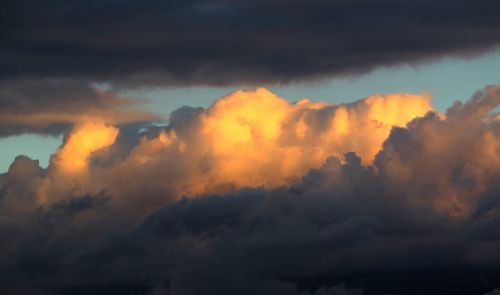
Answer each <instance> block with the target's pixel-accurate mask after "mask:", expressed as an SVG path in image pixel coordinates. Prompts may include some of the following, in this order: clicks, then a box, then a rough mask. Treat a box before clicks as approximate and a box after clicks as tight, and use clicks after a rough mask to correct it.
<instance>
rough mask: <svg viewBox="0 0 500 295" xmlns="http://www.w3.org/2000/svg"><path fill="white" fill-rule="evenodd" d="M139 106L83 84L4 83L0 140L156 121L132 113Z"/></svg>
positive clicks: (153, 117)
mask: <svg viewBox="0 0 500 295" xmlns="http://www.w3.org/2000/svg"><path fill="white" fill-rule="evenodd" d="M140 102H141V101H140V100H139V99H136V98H128V97H123V96H120V95H118V94H116V93H114V92H112V91H109V90H105V89H102V88H99V87H97V86H93V85H92V84H91V83H89V82H88V81H83V80H71V79H41V80H16V79H14V80H13V79H9V80H4V81H1V82H0V137H1V136H8V135H16V134H20V133H42V134H61V133H62V132H64V131H65V130H66V129H68V128H70V127H71V125H73V124H76V123H79V122H88V121H100V122H106V123H111V124H127V123H138V122H150V121H153V120H158V119H159V118H158V116H157V115H154V114H152V113H149V112H144V111H139V110H135V109H134V106H135V105H137V104H138V103H140Z"/></svg>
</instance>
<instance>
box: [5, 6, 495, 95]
mask: <svg viewBox="0 0 500 295" xmlns="http://www.w3.org/2000/svg"><path fill="white" fill-rule="evenodd" d="M497 12H498V1H496V0H441V1H434V0H420V1H396V0H381V1H370V0H356V1H338V0H335V1H328V0H321V1H307V0H291V1H290V0H288V1H283V0H244V1H231V0H217V1H210V0H207V1H191V0H190V1H174V0H168V1H159V0H151V1H130V0H125V1H124V0H121V1H116V0H106V1H103V0H71V1H63V2H62V1H56V0H50V1H37V0H8V1H3V2H2V6H1V9H0V18H1V20H2V21H1V23H2V24H1V30H0V43H1V44H2V45H1V48H0V64H1V65H2V66H1V67H0V79H1V78H37V77H38V78H39V77H43V78H46V77H52V78H54V77H55V78H61V77H63V78H68V77H69V78H87V79H92V80H96V79H97V80H99V81H114V82H116V83H118V84H121V85H124V86H132V85H158V84H163V85H165V84H168V85H193V84H198V85H227V84H257V83H259V84H263V83H268V84H269V83H283V82H291V81H302V80H311V79H316V78H322V77H328V76H336V75H337V76H338V75H346V74H347V75H350V74H357V73H360V72H364V71H368V70H371V69H373V68H374V67H377V66H387V65H395V64H399V63H415V62H422V61H428V60H431V59H435V58H438V57H442V56H445V55H454V56H456V55H460V56H468V55H471V54H477V53H481V52H483V51H485V50H488V49H491V48H493V47H495V46H497V45H498V44H499V42H500V39H499V38H498V36H499V34H500V20H499V18H498V13H497Z"/></svg>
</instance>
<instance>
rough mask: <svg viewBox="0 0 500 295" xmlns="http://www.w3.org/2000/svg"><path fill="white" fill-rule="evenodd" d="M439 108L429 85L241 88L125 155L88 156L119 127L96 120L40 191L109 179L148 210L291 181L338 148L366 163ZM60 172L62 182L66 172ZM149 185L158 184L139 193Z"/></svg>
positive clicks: (127, 202)
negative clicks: (383, 89)
mask: <svg viewBox="0 0 500 295" xmlns="http://www.w3.org/2000/svg"><path fill="white" fill-rule="evenodd" d="M430 110H432V107H431V104H430V98H429V97H428V95H426V94H422V95H412V94H389V95H376V96H370V97H367V98H365V99H362V100H359V101H357V102H354V103H351V104H345V105H330V104H327V103H313V102H310V101H309V100H307V99H304V100H301V101H299V102H297V103H289V102H288V101H286V100H284V99H283V98H280V97H278V96H276V95H275V94H273V93H271V92H269V91H268V90H266V89H263V88H260V89H256V90H254V91H237V92H234V93H232V94H230V95H228V96H226V97H223V98H221V99H219V100H217V101H216V102H215V103H214V104H213V105H212V106H211V107H210V108H208V109H206V110H202V109H195V108H182V109H180V110H178V111H176V112H174V113H173V115H172V119H171V122H170V124H169V125H168V126H166V127H164V128H157V129H155V130H154V129H152V130H149V132H146V133H147V134H146V135H144V136H142V137H140V138H139V139H137V140H136V144H135V145H133V146H131V147H130V148H129V152H128V153H126V154H125V155H124V156H123V159H121V160H118V161H116V160H115V161H114V162H113V163H111V164H109V161H112V160H113V159H112V156H111V159H110V156H109V155H108V154H109V153H108V152H103V151H101V152H100V155H98V156H97V157H95V158H96V159H95V160H94V163H95V164H92V159H89V157H88V156H89V152H93V151H95V149H93V150H88V149H86V145H87V139H91V140H92V142H91V143H92V145H96V144H98V143H97V141H100V138H101V135H100V134H99V133H104V134H107V133H109V132H111V131H107V130H108V129H109V128H110V127H105V126H100V127H98V126H94V127H92V128H91V129H92V130H89V131H86V130H82V128H80V127H76V128H75V129H73V131H71V132H70V133H69V135H68V136H67V140H66V141H65V143H64V144H63V146H62V148H61V149H60V150H59V151H58V152H57V153H56V154H55V155H54V157H53V159H52V161H51V165H50V167H49V177H48V179H49V180H48V181H47V187H44V189H45V190H48V191H52V193H47V192H43V195H44V196H41V198H43V199H49V201H50V199H55V200H59V199H61V195H64V194H66V193H67V192H68V191H70V190H71V189H72V188H73V187H78V190H79V191H81V192H83V193H86V192H92V193H97V192H99V191H100V190H102V189H104V188H106V189H108V190H109V192H110V193H111V194H112V195H116V196H120V197H117V198H116V201H117V202H119V203H122V205H124V206H126V207H135V208H138V209H139V210H144V209H146V208H147V207H145V203H148V202H151V206H153V207H156V206H158V205H159V204H162V203H164V202H165V201H166V200H176V199H179V198H181V197H182V196H185V195H203V194H207V193H217V192H227V191H231V190H235V189H239V188H243V187H258V188H275V187H279V186H287V185H290V184H293V183H295V182H298V181H300V179H301V178H302V177H303V176H304V175H305V174H306V173H307V172H308V171H309V170H310V169H311V168H319V167H320V166H321V165H322V164H323V162H324V161H325V160H326V159H327V158H328V157H329V156H336V157H342V156H343V154H344V153H346V152H349V151H355V152H356V153H357V154H359V155H360V156H361V157H362V159H363V163H364V164H365V165H368V164H370V163H371V162H372V161H373V158H374V157H375V154H376V153H377V152H378V151H379V150H380V148H381V146H382V143H383V141H384V140H385V138H387V136H388V135H389V133H390V130H391V128H392V127H393V126H405V124H406V123H408V122H409V121H411V120H412V119H414V118H415V117H416V116H423V115H425V114H426V112H427V111H430ZM99 128H101V129H102V131H99V130H98V129H99ZM86 129H88V128H86ZM87 132H88V134H87ZM112 133H113V132H112ZM113 135H114V134H113ZM118 137H119V135H118ZM89 143H90V142H89ZM112 143H113V140H111V141H109V142H106V144H105V145H103V146H100V145H99V146H95V147H96V148H97V147H104V146H110V147H109V149H108V151H111V152H112V151H113V149H116V148H119V146H120V144H119V143H118V144H117V145H115V146H112V145H111V144H112ZM75 148H76V150H75ZM82 149H83V150H82ZM100 158H101V159H102V158H107V161H108V164H102V162H105V161H104V160H101V161H100V162H101V164H99V159H100ZM88 161H90V162H91V163H89V166H88V167H86V171H87V172H86V175H85V177H73V178H72V179H73V181H72V182H68V181H67V177H66V176H60V175H62V174H64V175H67V174H68V173H69V172H73V170H74V169H81V168H83V166H84V165H87V162H88ZM65 163H67V164H65ZM70 166H71V167H70ZM58 171H59V172H58ZM78 176H79V175H78ZM61 177H63V178H64V179H65V180H64V181H62V182H61V181H58V180H57V178H61ZM51 178H56V179H55V180H50V179H51ZM49 182H53V183H54V182H59V183H61V185H59V187H60V188H62V187H63V189H62V190H61V189H60V188H57V189H54V185H51V184H50V183H49ZM68 183H70V185H71V187H68ZM124 184H125V185H124ZM145 190H147V191H148V192H149V193H148V194H146V196H144V197H142V198H140V199H139V198H138V197H137V196H139V195H143V192H144V191H145ZM56 191H57V192H56ZM45 195H46V197H45ZM145 199H146V200H145ZM136 202H140V203H141V204H136ZM147 209H148V210H149V209H151V208H147Z"/></svg>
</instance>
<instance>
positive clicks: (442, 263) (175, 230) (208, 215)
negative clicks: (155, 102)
mask: <svg viewBox="0 0 500 295" xmlns="http://www.w3.org/2000/svg"><path fill="white" fill-rule="evenodd" d="M499 104H500V85H492V86H488V87H486V88H485V89H483V90H482V91H479V92H478V93H476V94H475V95H474V97H473V98H471V99H470V100H469V101H468V102H466V103H464V104H462V103H456V104H455V105H453V106H452V107H451V108H450V109H448V111H447V112H446V113H445V114H439V113H436V112H433V111H432V110H431V106H430V101H429V98H428V96H426V95H403V94H397V95H396V94H394V95H383V96H372V97H368V98H365V99H363V100H360V101H358V102H355V103H352V104H345V105H336V106H334V105H327V104H323V103H313V102H310V101H300V102H297V103H294V104H290V103H288V102H286V101H285V100H283V99H281V98H279V97H276V96H275V95H274V94H272V93H270V92H268V91H266V90H264V89H259V90H255V91H241V92H236V93H233V94H230V95H228V96H226V97H224V98H221V99H219V100H218V101H216V102H215V103H214V104H213V105H212V106H211V107H210V108H208V109H206V110H204V109H201V108H189V107H184V108H181V109H180V110H178V111H176V112H175V113H174V114H173V115H172V117H171V122H170V124H169V125H168V126H166V127H155V128H151V129H149V130H148V131H146V132H144V133H143V134H141V135H139V138H138V139H137V140H125V139H124V138H123V136H124V135H123V134H117V131H118V129H116V127H112V126H109V125H106V124H91V125H77V126H75V127H74V129H73V130H72V131H70V133H69V134H68V135H67V136H66V140H65V143H64V144H63V145H62V147H61V148H60V149H59V151H57V153H55V154H54V156H53V157H52V159H51V163H50V165H49V167H48V168H47V169H46V170H44V169H40V168H39V167H38V163H37V162H36V161H34V160H31V159H29V158H26V157H18V158H17V159H16V160H15V161H14V163H13V164H12V165H11V167H10V169H9V172H8V173H6V174H4V175H2V176H0V209H1V210H0V214H1V215H0V234H1V235H2V236H5V237H7V238H6V239H4V242H2V243H1V244H0V253H1V254H0V262H1V263H0V265H1V266H0V285H1V286H2V290H6V291H5V292H6V293H13V294H15V293H24V294H30V293H34V294H36V293H40V294H50V293H71V294H75V293H76V294H78V293H79V292H80V293H93V294H99V292H100V293H120V294H127V293H130V294H138V293H139V294H141V293H142V294H147V293H150V294H181V295H182V294H200V293H204V294H221V293H223V294H422V293H424V294H486V293H491V292H496V291H494V289H495V288H497V289H498V288H499V287H500V272H499V271H498V269H499V268H498V267H499V266H500V258H499V256H498V253H497V252H498V247H499V246H500V234H499V232H498V230H497V228H498V223H499V222H500V214H499V212H500V210H499V208H500V207H499V204H500V202H499V198H498V196H499V195H500V185H499V184H498V179H499V177H500V162H499V161H500V124H499V122H498V115H497V114H496V113H495V109H496V107H497V106H498V105H499ZM416 110H418V111H416ZM429 110H430V112H428V111H429ZM381 112H382V113H381ZM222 122H223V123H222ZM97 134H102V135H103V136H102V137H100V138H101V139H102V140H99V141H98V142H96V143H95V144H91V145H88V146H87V145H83V147H85V148H84V149H81V150H78V152H75V153H74V155H75V156H77V158H75V161H74V163H77V164H78V165H77V167H78V169H75V170H73V168H69V169H70V171H68V173H60V174H58V172H59V171H65V170H64V169H66V168H67V167H66V166H65V165H64V163H65V161H63V159H65V156H63V155H64V154H65V151H68V150H72V148H74V147H73V144H72V140H76V139H78V138H87V137H88V136H89V137H94V136H95V135H97ZM125 134H128V133H125ZM127 136H128V135H127ZM136 136H137V135H136ZM121 137H122V138H121ZM225 140H227V141H225ZM124 142H125V143H127V144H125V145H126V148H124V149H120V148H119V147H118V145H120V144H122V143H124ZM225 142H226V143H227V144H228V145H227V146H226V145H224V143H225ZM365 142H367V143H370V146H368V145H365V144H363V143H365ZM130 143H133V144H130ZM289 147H291V148H292V150H294V149H298V151H300V152H297V153H295V154H292V155H294V156H293V157H292V156H290V154H289V152H288V151H287V148H289ZM78 149H80V148H78ZM117 151H119V152H117ZM124 151H125V152H124ZM259 152H260V154H259ZM235 153H238V154H239V157H237V156H235ZM259 155H267V157H265V156H262V157H259ZM113 156H116V157H117V158H116V159H111V158H112V157H113ZM241 158H246V159H248V160H247V161H240V159H241ZM78 159H79V160H78ZM231 160H234V161H236V164H235V165H234V166H231V165H229V164H230V162H231ZM69 162H70V163H71V162H72V161H71V160H70V161H69ZM285 168H287V169H285ZM225 169H228V170H225ZM292 170H294V171H296V172H294V173H296V174H290V173H292V172H291V171H292ZM64 177H70V178H71V179H70V180H68V179H64ZM58 179H59V180H60V181H59V182H58ZM47 180H50V181H51V182H52V185H50V186H49V188H50V190H46V191H45V192H46V200H42V201H40V187H43V186H44V184H45V183H46V181H47ZM54 183H55V184H54ZM187 192H192V194H191V195H186V194H187ZM492 294H494V293H492Z"/></svg>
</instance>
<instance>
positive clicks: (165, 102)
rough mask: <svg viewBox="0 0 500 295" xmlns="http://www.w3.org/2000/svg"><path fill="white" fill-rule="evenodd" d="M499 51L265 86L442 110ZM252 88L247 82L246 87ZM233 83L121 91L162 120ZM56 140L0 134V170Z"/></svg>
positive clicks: (491, 71) (46, 153) (485, 78)
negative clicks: (423, 101)
mask: <svg viewBox="0 0 500 295" xmlns="http://www.w3.org/2000/svg"><path fill="white" fill-rule="evenodd" d="M499 68H500V50H492V52H487V53H485V54H483V55H480V56H475V57H472V58H468V59H462V58H445V59H442V60H439V61H435V62H431V63H427V64H418V65H413V66H412V65H399V66H394V67H388V68H381V69H376V70H373V71H372V72H370V73H367V74H364V75H361V76H353V77H348V78H337V79H327V80H326V81H315V82H303V83H298V84H284V85H281V86H274V87H269V89H271V90H272V91H273V92H275V93H276V94H278V95H280V96H281V97H283V98H285V99H287V100H289V101H291V102H294V101H297V100H299V99H301V98H309V99H311V100H314V101H326V102H331V103H335V104H339V103H346V102H352V101H355V100H358V99H361V98H364V97H366V96H369V95H370V94H373V93H394V92H409V93H420V92H429V93H431V94H432V97H433V104H434V106H435V107H436V109H437V110H439V111H441V112H444V111H446V109H447V108H448V107H450V106H451V104H452V103H453V102H454V101H457V100H460V101H465V100H467V99H468V98H469V97H470V96H471V95H472V94H473V93H474V92H475V91H477V90H478V89H480V88H481V87H482V86H484V85H488V84H494V83H496V82H498V81H497V80H498V69H499ZM252 87H256V86H250V87H248V88H252ZM237 89H238V87H236V86H234V87H199V86H198V87H196V86H195V87H169V88H164V87H155V88H146V89H133V90H125V91H123V93H124V94H125V95H129V96H136V97H141V98H146V99H147V100H148V101H147V102H145V103H144V104H143V105H141V106H140V107H141V108H144V109H146V110H148V111H151V112H155V113H159V114H161V115H162V116H163V117H164V118H165V119H164V120H165V121H168V116H169V115H170V113H171V112H172V111H174V110H176V109H178V108H180V107H182V106H184V105H188V106H200V107H204V108H206V107H209V106H210V104H212V102H213V101H214V100H215V99H217V98H219V97H222V96H225V95H227V94H229V93H231V92H233V91H235V90H237ZM61 143H62V137H61V136H57V135H56V136H44V135H37V134H23V135H15V136H10V137H4V138H0V149H1V150H2V155H1V158H0V171H3V172H5V171H7V170H8V168H9V165H10V164H11V163H12V160H13V159H14V158H15V157H16V156H17V155H19V154H22V155H26V156H29V157H31V158H33V159H38V160H39V161H40V165H41V166H42V167H46V166H47V165H48V161H49V157H50V155H51V154H52V153H53V152H54V151H55V150H56V149H57V147H58V146H59V145H60V144H61Z"/></svg>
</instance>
